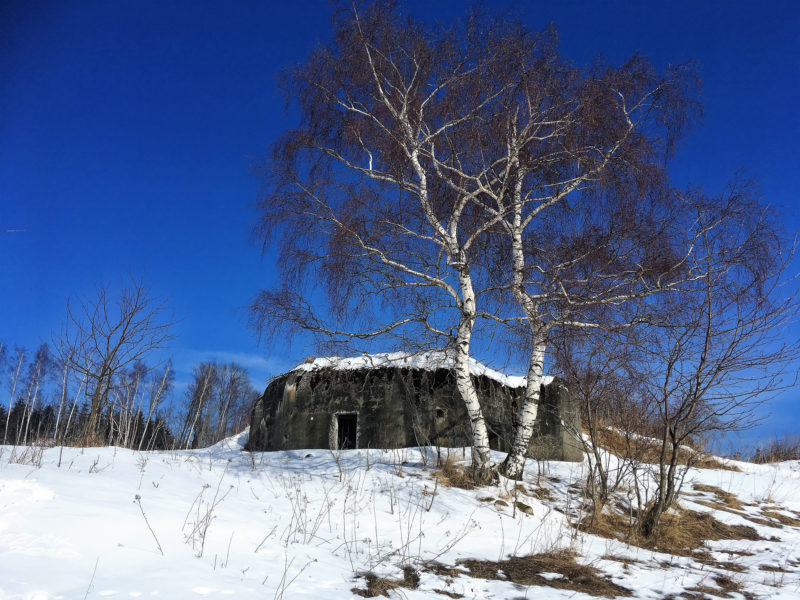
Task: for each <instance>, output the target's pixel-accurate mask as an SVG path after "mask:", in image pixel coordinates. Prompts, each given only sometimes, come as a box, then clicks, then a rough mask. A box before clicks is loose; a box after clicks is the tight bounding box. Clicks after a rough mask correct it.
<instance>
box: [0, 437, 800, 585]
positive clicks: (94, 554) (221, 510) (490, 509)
mask: <svg viewBox="0 0 800 600" xmlns="http://www.w3.org/2000/svg"><path fill="white" fill-rule="evenodd" d="M245 438H246V433H244V434H241V435H239V436H236V437H234V438H231V439H229V440H226V441H225V442H222V443H220V444H218V445H217V446H215V447H213V448H210V449H206V450H197V451H182V452H151V453H145V452H134V451H130V450H124V449H120V448H86V449H80V448H64V449H63V452H62V450H61V449H59V448H50V449H46V450H44V451H43V453H42V454H41V455H39V454H38V452H37V451H35V450H30V449H29V450H28V452H27V455H25V456H22V457H21V456H20V454H21V453H22V452H23V451H24V450H25V449H21V448H11V447H4V448H2V456H1V457H0V598H26V599H37V600H38V599H42V600H44V599H55V598H65V599H73V598H78V599H80V598H105V597H109V598H137V597H139V598H164V599H170V600H172V599H181V598H195V597H203V596H205V597H209V598H226V597H235V598H259V599H263V598H287V599H288V598H314V599H319V598H324V599H338V598H356V597H358V596H356V594H355V593H354V592H353V591H351V590H352V589H353V588H358V589H363V588H364V587H365V580H364V578H363V577H357V574H363V573H365V572H367V571H371V572H373V573H376V574H377V575H380V576H386V577H390V578H395V579H398V578H402V571H401V567H402V566H403V565H411V566H414V567H415V568H417V569H419V570H420V581H419V586H418V587H417V589H408V588H398V589H397V590H393V591H390V592H389V594H390V596H392V597H396V598H408V599H416V598H428V599H433V598H439V599H444V598H448V597H464V598H475V599H486V598H588V597H589V596H587V595H585V594H583V593H581V592H575V591H571V590H561V589H555V588H551V587H541V586H539V587H533V586H522V585H518V584H515V583H513V582H511V581H504V580H502V579H501V580H484V579H478V578H472V577H468V576H467V575H466V571H464V573H465V574H464V575H461V576H457V575H454V574H453V573H451V574H449V575H448V574H447V573H444V571H442V570H441V569H440V570H439V571H437V572H438V573H439V574H437V573H435V572H433V571H431V570H430V569H427V568H424V567H425V565H430V564H432V563H434V562H436V563H441V564H444V565H456V562H457V561H458V560H460V559H466V558H476V559H485V560H491V561H498V560H502V559H504V558H507V557H508V556H510V555H518V556H519V555H526V554H536V553H542V552H549V551H553V550H557V549H559V548H571V549H573V550H574V551H575V552H576V553H577V560H578V561H579V562H581V563H585V564H589V565H592V566H593V567H595V568H597V569H600V571H602V572H603V573H605V574H607V575H608V577H610V578H612V579H613V582H614V583H616V584H618V585H621V586H624V587H625V588H628V589H629V590H631V591H632V592H633V595H634V597H636V598H658V599H661V598H667V597H672V598H679V597H684V598H701V597H713V596H707V594H709V593H711V592H708V591H707V590H712V591H713V590H715V589H716V586H717V583H716V582H715V577H718V576H719V575H724V577H725V578H727V579H729V580H733V581H734V582H736V583H737V584H739V585H740V586H741V588H740V591H739V592H730V595H729V596H727V597H731V598H736V597H760V598H800V573H798V569H799V567H798V565H800V530H799V529H797V528H795V527H792V526H788V525H787V526H782V527H776V526H775V525H776V522H774V519H772V520H770V519H768V518H765V514H769V510H772V511H773V513H772V514H773V516H774V514H775V513H774V511H778V512H779V513H780V514H783V515H784V516H785V517H787V518H789V517H790V518H798V514H795V513H793V512H787V511H800V464H798V463H796V462H791V463H782V464H779V465H774V466H757V465H751V464H746V463H739V466H740V468H741V469H742V471H741V472H734V471H716V470H700V471H694V472H692V474H691V475H690V482H689V483H688V484H687V486H686V489H687V491H689V492H692V494H693V495H691V496H688V497H687V499H686V500H684V501H683V505H684V506H686V507H689V508H692V509H693V510H702V511H709V510H712V509H711V508H709V507H707V506H705V505H703V504H697V503H695V502H693V500H701V501H702V500H704V499H706V500H708V499H711V498H713V493H711V492H698V491H696V488H694V487H693V486H694V485H695V484H703V485H706V486H708V485H713V486H716V487H717V488H720V489H722V490H724V491H727V492H731V493H733V494H736V495H737V496H738V498H739V499H740V500H741V502H742V503H743V504H745V506H743V508H742V509H741V511H743V512H744V513H746V514H752V515H754V516H757V520H758V519H760V520H761V521H762V522H763V523H766V524H757V523H753V522H752V521H749V520H746V519H744V518H743V517H742V516H741V514H736V513H734V512H730V511H722V510H715V511H714V516H715V517H716V518H718V519H719V520H721V521H724V522H726V523H729V524H746V525H748V526H751V527H753V528H754V529H756V530H757V532H758V533H759V534H760V536H761V537H762V538H765V539H763V540H758V541H750V540H733V541H732V540H725V541H719V542H710V543H709V544H708V546H709V548H710V550H711V554H712V555H713V556H715V557H716V558H717V559H718V560H719V561H720V562H729V563H736V565H737V567H738V570H737V571H725V570H721V568H720V567H719V566H709V565H708V564H704V563H701V562H698V561H696V560H694V559H692V558H687V557H676V556H671V555H666V554H659V553H656V552H651V551H647V550H642V549H639V548H635V547H632V546H628V545H626V544H624V543H623V542H620V541H613V540H608V539H605V538H601V537H597V536H593V535H588V534H584V533H577V532H576V531H575V530H574V529H573V528H571V527H570V526H569V523H568V522H567V517H566V516H565V514H564V512H562V511H565V512H567V513H570V510H571V509H574V508H575V507H577V506H578V505H579V503H580V490H579V486H577V485H574V484H575V483H580V482H581V481H582V479H583V469H584V468H585V466H584V465H582V464H573V463H556V462H551V463H545V464H543V465H541V467H540V466H538V465H537V464H536V463H535V462H531V463H529V465H528V468H527V474H526V480H525V482H524V488H525V489H526V490H528V491H532V490H535V489H538V490H540V492H541V490H543V489H545V490H546V493H540V494H539V495H540V496H542V497H543V498H545V500H542V501H540V500H538V499H537V497H536V496H535V495H527V494H523V493H517V495H516V496H514V495H509V493H508V492H507V491H506V490H504V489H503V486H502V485H501V486H496V487H488V488H481V489H477V490H463V489H459V488H454V487H446V486H443V485H436V483H435V479H434V478H432V476H431V464H430V460H429V459H428V457H427V455H425V454H423V453H422V452H420V451H419V450H394V451H380V450H371V451H367V450H353V451H344V452H341V453H340V454H337V455H334V454H332V453H331V452H328V451H324V450H308V451H290V452H271V453H255V454H250V453H247V452H243V451H242V446H243V442H244V440H245ZM454 452H455V453H456V454H457V456H458V457H461V454H462V451H461V450H457V451H454ZM12 453H13V454H14V456H13V458H14V460H13V461H12V462H9V458H11V456H12ZM496 458H497V459H498V460H499V459H500V458H501V456H500V455H497V456H496ZM423 459H425V460H423ZM59 461H60V466H59ZM426 462H427V466H426V464H425V463H426ZM540 468H541V469H542V470H543V473H541V476H540ZM701 489H702V488H701ZM693 490H694V491H693ZM696 494H701V495H696ZM516 501H519V502H522V505H520V508H521V509H520V510H514V503H515V502H516ZM523 506H524V507H525V509H524V510H522V507H523ZM528 507H529V508H528ZM529 509H530V510H529ZM767 509H769V510H768V512H767V513H764V510H767ZM748 511H749V513H748ZM529 513H532V514H529ZM769 523H771V524H769ZM541 576H542V581H551V580H558V579H559V578H560V577H562V576H561V575H559V574H558V573H548V572H544V573H542V574H541ZM692 588H694V589H695V590H697V589H701V590H706V591H705V592H703V591H700V592H698V591H694V592H692V591H688V592H687V591H686V590H691V589H692ZM435 590H438V591H435ZM443 593H446V595H443ZM691 594H695V595H691ZM703 594H706V596H704V595H703ZM745 594H749V596H745Z"/></svg>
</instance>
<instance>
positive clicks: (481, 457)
mask: <svg viewBox="0 0 800 600" xmlns="http://www.w3.org/2000/svg"><path fill="white" fill-rule="evenodd" d="M458 270H459V273H458V280H459V287H460V288H461V298H462V301H461V320H460V322H459V324H458V332H457V335H456V355H455V370H456V385H457V387H458V391H459V393H460V394H461V399H462V400H463V402H464V406H465V407H466V409H467V415H468V416H469V423H470V427H471V428H472V470H473V477H474V478H475V481H476V482H477V483H487V482H489V481H490V480H491V478H492V472H491V455H490V454H489V434H488V432H487V430H486V420H485V419H484V416H483V410H482V409H481V403H480V399H479V398H478V392H477V391H476V390H475V382H474V381H473V380H472V373H471V371H470V365H469V358H470V343H471V341H472V328H473V325H474V324H475V306H476V304H475V290H474V289H473V286H472V278H471V276H470V274H469V271H468V270H467V268H466V264H465V263H464V262H461V264H460V266H459V269H458Z"/></svg>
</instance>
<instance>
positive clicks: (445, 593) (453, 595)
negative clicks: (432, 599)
mask: <svg viewBox="0 0 800 600" xmlns="http://www.w3.org/2000/svg"><path fill="white" fill-rule="evenodd" d="M433 591H434V592H436V593H437V594H441V595H442V596H448V597H449V598H463V597H464V594H459V593H458V592H448V591H447V590H441V589H439V588H433Z"/></svg>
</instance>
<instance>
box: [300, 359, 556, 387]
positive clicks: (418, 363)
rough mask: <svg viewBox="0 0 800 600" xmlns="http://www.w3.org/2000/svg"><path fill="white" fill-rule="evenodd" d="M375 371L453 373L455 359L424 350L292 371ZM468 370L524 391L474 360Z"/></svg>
mask: <svg viewBox="0 0 800 600" xmlns="http://www.w3.org/2000/svg"><path fill="white" fill-rule="evenodd" d="M376 367H402V368H406V369H423V370H426V371H435V370H437V369H453V368H454V367H455V356H454V354H453V352H452V351H446V350H428V351H425V352H417V353H408V352H381V353H379V354H362V355H361V356H352V357H341V356H326V357H321V358H315V359H314V360H313V361H310V362H304V363H301V364H299V365H297V366H296V367H295V368H294V369H292V371H316V370H317V369H342V370H358V369H373V368H376ZM469 370H470V373H472V375H475V376H481V375H483V376H484V377H488V378H489V379H494V380H495V381H497V382H499V383H502V384H503V385H505V386H508V387H512V388H520V387H525V383H526V380H527V378H526V377H524V376H521V375H506V374H504V373H501V372H500V371H495V370H494V369H490V368H489V367H487V366H486V365H484V364H482V363H479V362H478V361H477V360H475V359H474V358H470V359H469ZM552 380H553V378H552V377H547V376H545V377H543V379H542V383H543V384H545V385H547V384H549V383H550V382H551V381H552Z"/></svg>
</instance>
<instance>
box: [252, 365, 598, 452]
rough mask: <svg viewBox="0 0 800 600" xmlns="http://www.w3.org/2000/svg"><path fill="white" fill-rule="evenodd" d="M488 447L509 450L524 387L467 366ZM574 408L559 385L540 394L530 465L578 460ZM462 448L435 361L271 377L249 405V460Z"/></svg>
mask: <svg viewBox="0 0 800 600" xmlns="http://www.w3.org/2000/svg"><path fill="white" fill-rule="evenodd" d="M471 371H472V376H473V381H474V382H475V387H476V390H477V392H478V395H479V396H480V399H481V405H482V406H483V409H484V417H485V418H486V424H487V428H488V430H489V445H490V446H491V447H492V449H494V450H500V451H506V452H507V451H508V450H509V449H510V447H511V443H512V441H513V434H514V427H515V425H516V413H517V407H518V405H519V402H520V401H521V399H522V395H523V393H524V385H525V379H524V378H523V377H509V376H506V375H503V374H502V373H499V372H497V371H494V370H492V369H489V368H487V367H485V366H484V365H481V364H480V363H477V362H475V361H473V364H472V365H471ZM579 431H580V417H579V413H578V407H577V405H576V403H575V400H574V399H573V397H572V396H571V395H570V394H569V392H568V391H567V390H566V388H565V387H564V386H563V385H562V384H561V383H559V382H558V381H549V382H548V384H547V385H543V386H542V394H541V401H540V406H539V411H538V416H537V420H536V424H535V430H534V437H533V439H532V441H531V445H530V451H529V456H531V457H534V458H539V459H542V460H571V461H580V460H582V459H583V453H582V450H581V446H580V443H579V441H578V439H577V437H576V436H577V434H578V432H579ZM470 444H471V430H470V425H469V419H468V416H467V412H466V409H465V407H464V405H463V402H462V401H461V397H460V395H459V393H458V389H457V387H456V379H455V373H454V371H453V369H452V359H451V358H450V357H449V356H448V355H447V354H445V353H443V352H426V353H421V354H417V355H408V354H403V353H391V354H378V355H365V356H359V357H353V358H320V359H316V360H314V361H309V362H306V363H303V364H301V365H298V366H297V367H295V368H294V369H292V370H291V371H289V372H288V373H284V374H283V375H280V376H278V377H275V378H274V379H273V380H272V381H271V382H270V383H269V384H268V386H267V388H266V390H265V391H264V394H263V396H262V397H261V398H259V399H258V400H256V402H255V403H254V406H253V410H252V414H251V420H250V436H249V440H248V442H247V446H246V448H247V449H248V450H251V451H263V450H294V449H306V448H330V449H334V450H336V449H338V450H344V449H355V448H404V447H412V446H442V447H460V446H469V445H470Z"/></svg>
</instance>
